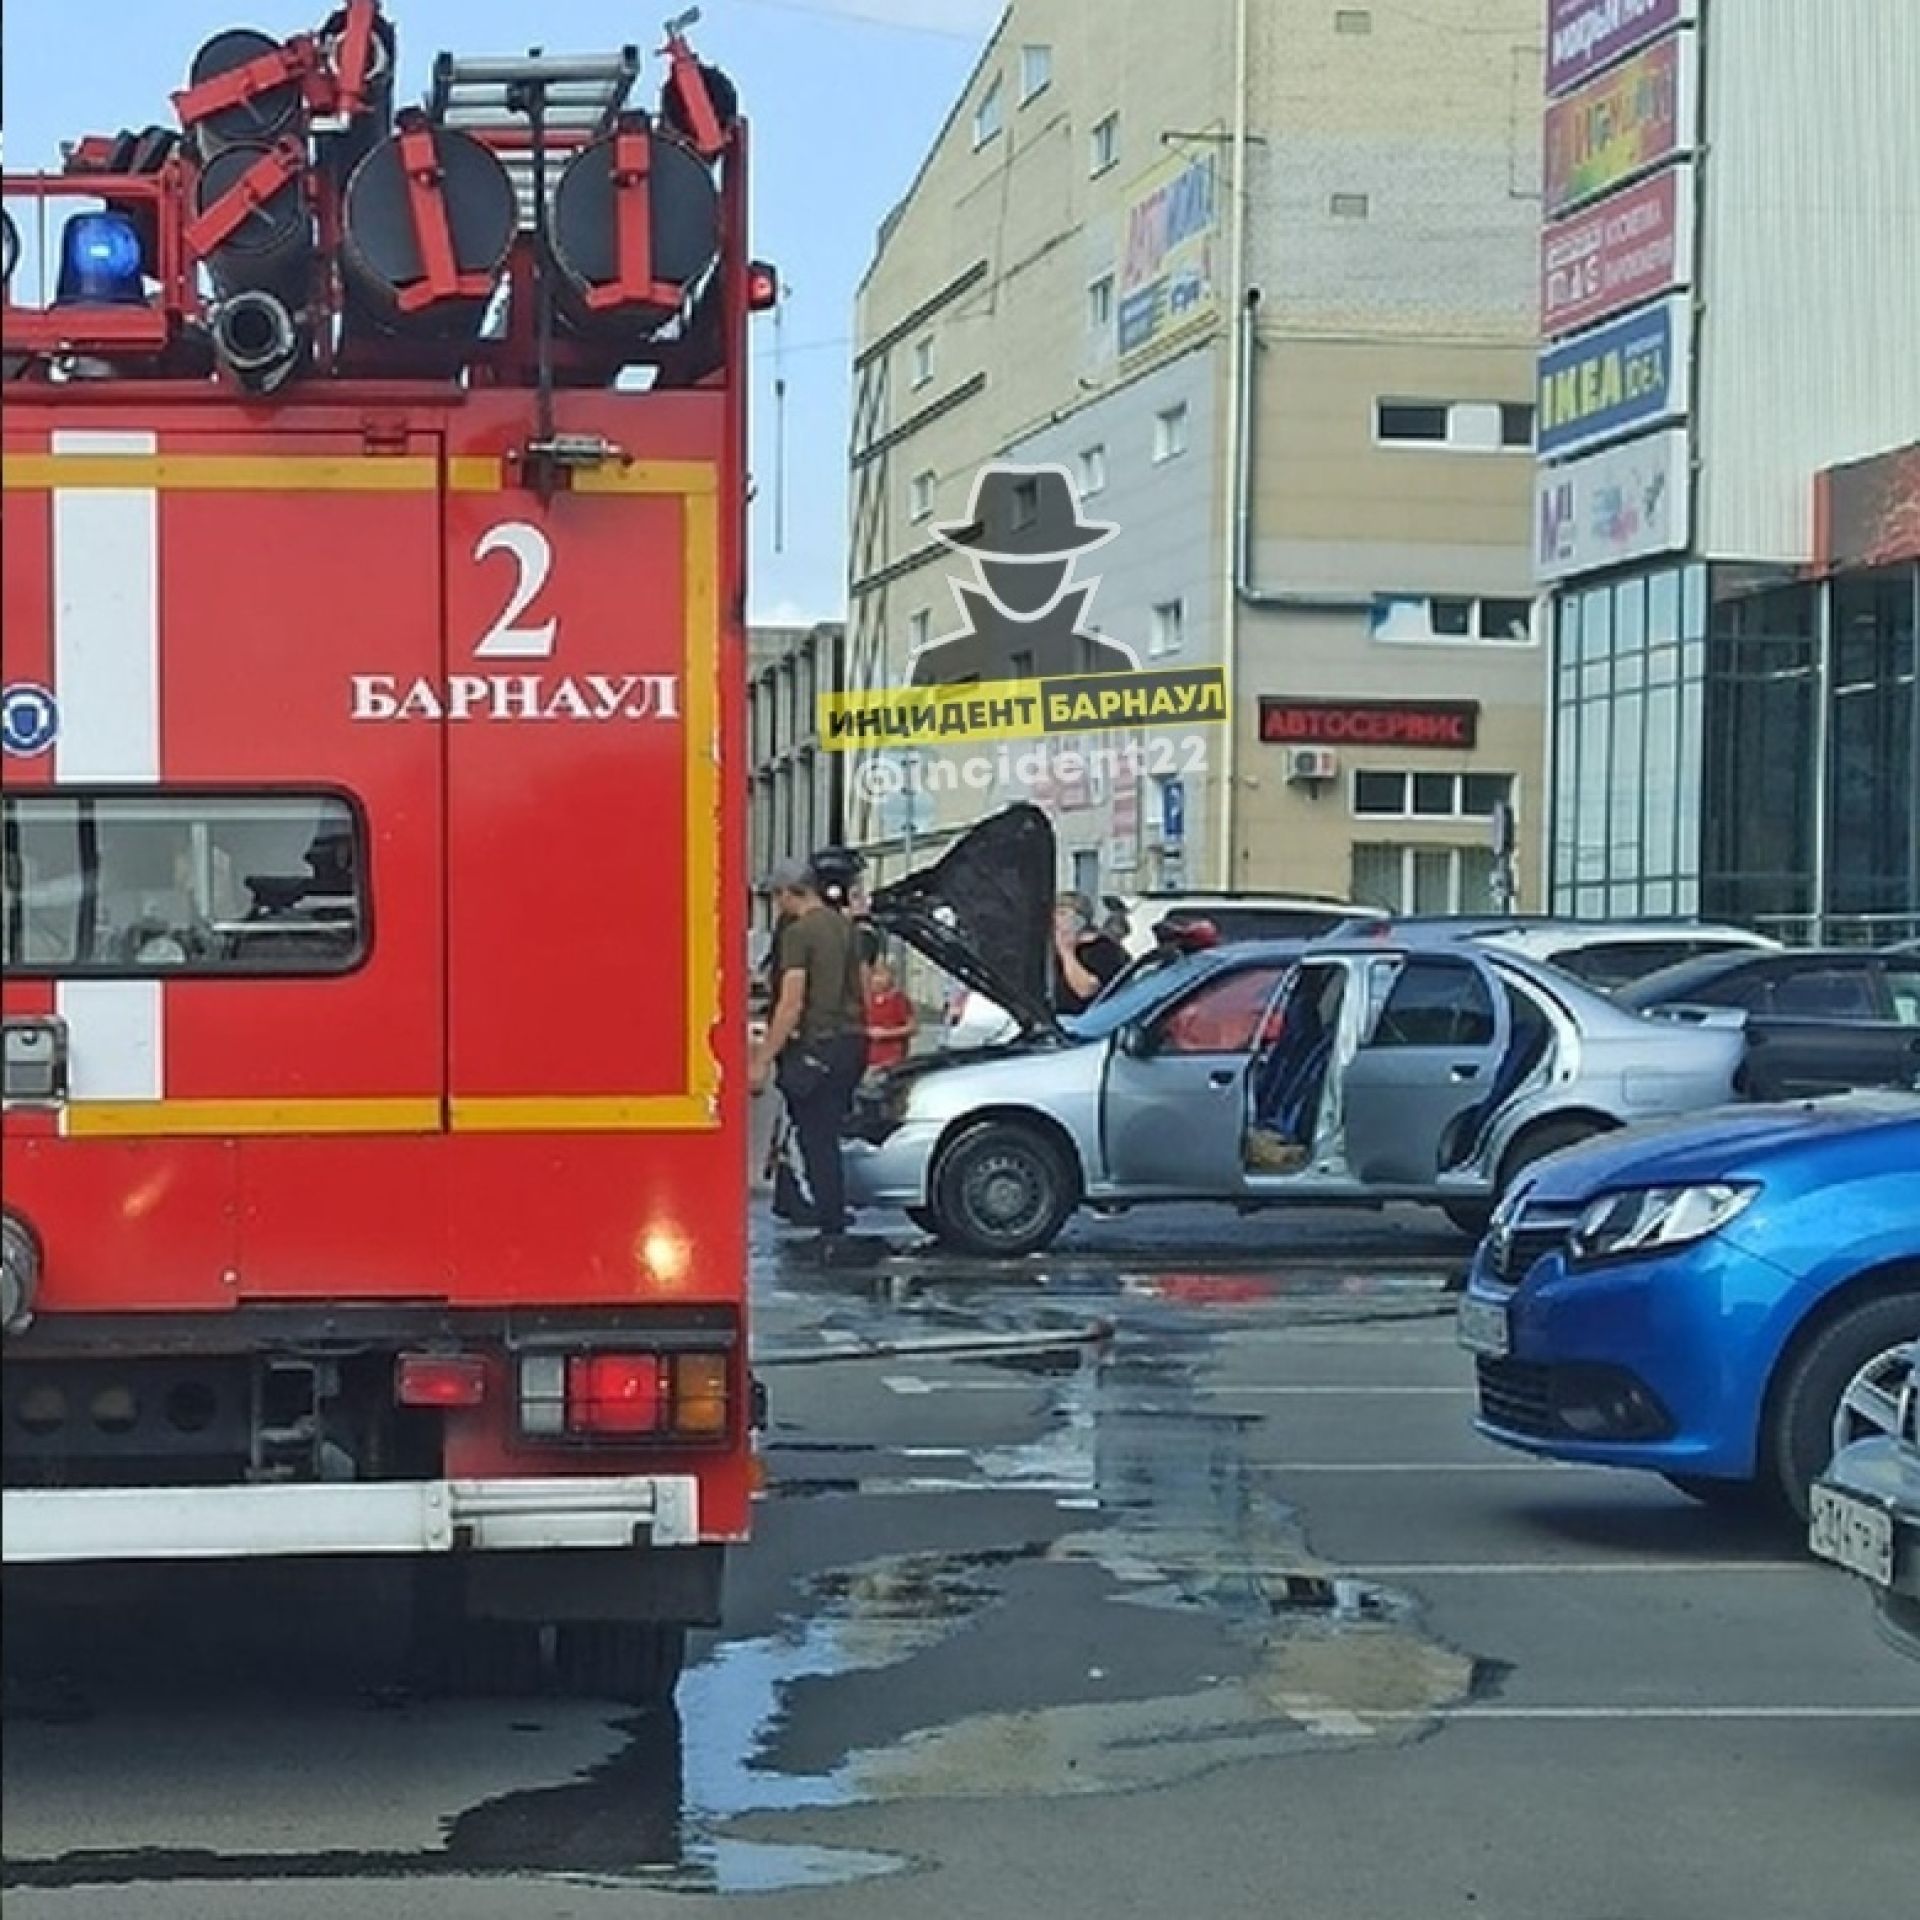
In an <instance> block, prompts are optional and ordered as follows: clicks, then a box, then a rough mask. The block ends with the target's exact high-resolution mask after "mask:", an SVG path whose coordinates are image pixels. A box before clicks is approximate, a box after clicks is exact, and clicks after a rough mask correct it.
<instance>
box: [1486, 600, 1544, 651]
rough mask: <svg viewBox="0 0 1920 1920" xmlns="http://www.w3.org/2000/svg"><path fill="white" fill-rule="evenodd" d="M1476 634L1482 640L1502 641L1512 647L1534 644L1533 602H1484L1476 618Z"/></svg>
mask: <svg viewBox="0 0 1920 1920" xmlns="http://www.w3.org/2000/svg"><path fill="white" fill-rule="evenodd" d="M1473 630H1474V633H1475V636H1476V637H1477V638H1479V639H1481V640H1501V641H1505V642H1506V643H1507V644H1508V645H1510V646H1522V647H1525V646H1531V645H1532V644H1533V602H1532V601H1531V600H1482V601H1480V602H1478V611H1477V613H1476V615H1475V618H1474V629H1473Z"/></svg>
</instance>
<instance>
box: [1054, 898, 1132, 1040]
mask: <svg viewBox="0 0 1920 1920" xmlns="http://www.w3.org/2000/svg"><path fill="white" fill-rule="evenodd" d="M1126 964H1127V950H1126V948H1125V947H1123V946H1122V945H1121V944H1120V943H1119V941H1117V940H1115V939H1113V938H1112V937H1111V936H1110V935H1108V934H1105V933H1103V932H1101V930H1100V929H1099V928H1098V927H1097V926H1095V925H1094V919H1093V902H1092V901H1091V900H1089V899H1088V898H1087V897H1086V895H1085V894H1083V893H1063V894H1062V895H1061V896H1060V898H1059V901H1058V902H1057V903H1056V905H1055V907H1054V913H1053V1005H1054V1011H1055V1012H1057V1013H1083V1012H1085V1011H1086V1009H1087V1008H1088V1007H1090V1006H1091V1005H1092V1004H1093V1003H1094V1001H1095V1000H1097V999H1098V998H1099V997H1100V991H1101V989H1102V988H1103V987H1105V986H1106V984H1107V983H1108V981H1110V980H1111V979H1113V977H1114V976H1115V975H1116V974H1117V973H1119V972H1120V971H1121V970H1122V969H1123V968H1124V967H1125V966H1126Z"/></svg>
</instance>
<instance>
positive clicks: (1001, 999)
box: [868, 803, 1059, 1034]
mask: <svg viewBox="0 0 1920 1920" xmlns="http://www.w3.org/2000/svg"><path fill="white" fill-rule="evenodd" d="M1054 893H1055V883H1054V849H1053V823H1052V822H1051V821H1050V820H1049V819H1048V818H1047V816H1046V815H1045V814H1044V813H1042V812H1041V811H1040V809H1039V808H1038V807H1035V806H1029V805H1027V804H1025V803H1022V804H1020V805H1018V806H1012V807H1008V808H1007V809H1006V810H1005V811H1004V812H1002V813H996V814H994V815H992V816H991V817H990V818H988V819H985V820H982V821H981V822H980V824H979V825H978V826H976V827H973V828H971V829H969V830H968V831H967V832H966V833H964V834H962V835H961V837H960V838H959V839H958V840H956V841H955V842H954V843H953V845H952V846H950V847H949V848H948V849H947V851H946V852H945V853H943V854H942V855H941V856H940V858H939V859H938V860H936V861H935V862H934V864H933V865H932V866H930V867H923V868H921V869H920V870H919V871H918V872H916V873H910V874H908V875H907V876H906V877H905V878H904V879H901V880H895V881H892V882H890V883H889V884H888V885H886V886H884V887H881V888H879V889H877V890H876V891H875V893H874V894H873V896H872V899H871V900H870V901H869V903H868V911H869V914H870V916H871V918H872V920H873V923H874V925H875V926H877V927H882V928H884V929H885V930H886V931H887V932H889V933H896V934H898V935H899V936H900V938H901V939H902V940H904V941H906V942H907V944H908V945H909V946H912V947H916V948H918V949H919V951H920V952H922V953H924V954H925V955H926V956H927V958H928V959H929V960H931V961H932V962H933V963H934V965H935V966H937V967H940V968H943V969H944V970H945V971H946V972H948V973H950V974H952V975H953V977H954V978H955V979H956V980H959V981H962V982H963V983H964V984H965V985H967V986H969V987H973V988H975V989H976V990H977V991H978V992H981V993H984V994H985V995H986V996H987V998H988V999H990V1000H993V1001H996V1002H998V1004H999V1005H1001V1006H1003V1007H1005V1008H1006V1010H1007V1011H1008V1012H1009V1013H1010V1014H1012V1015H1013V1017H1014V1018H1015V1019H1016V1020H1017V1021H1019V1023H1020V1026H1021V1029H1022V1031H1023V1032H1025V1033H1029V1034H1035V1033H1057V1032H1058V1031H1059V1027H1058V1025H1057V1023H1056V1022H1055V1020H1054V1017H1053V1006H1052V996H1051V993H1050V991H1049V987H1050V982H1051V967H1050V964H1049V954H1050V953H1051V950H1052V944H1053V902H1054Z"/></svg>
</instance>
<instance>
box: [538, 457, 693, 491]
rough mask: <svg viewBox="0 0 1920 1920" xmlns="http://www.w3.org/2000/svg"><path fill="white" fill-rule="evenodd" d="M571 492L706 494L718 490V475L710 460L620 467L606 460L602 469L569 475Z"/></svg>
mask: <svg viewBox="0 0 1920 1920" xmlns="http://www.w3.org/2000/svg"><path fill="white" fill-rule="evenodd" d="M573 490H574V492H575V493H678V494H685V495H689V496H694V495H702V496H704V495H710V494H715V493H718V492H719V490H720V476H719V473H718V471H717V469H716V468H715V467H714V465H713V463H712V462H711V461H710V460H635V461H632V462H629V463H628V464H626V465H622V464H621V463H620V462H619V461H617V460H610V461H608V462H607V464H606V465H605V466H603V467H580V468H578V469H577V470H576V471H575V473H574V476H573Z"/></svg>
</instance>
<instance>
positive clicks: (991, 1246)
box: [931, 1120, 1077, 1260]
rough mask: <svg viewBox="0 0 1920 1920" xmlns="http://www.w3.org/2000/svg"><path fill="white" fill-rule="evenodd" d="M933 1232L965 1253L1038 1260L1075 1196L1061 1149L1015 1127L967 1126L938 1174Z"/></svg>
mask: <svg viewBox="0 0 1920 1920" xmlns="http://www.w3.org/2000/svg"><path fill="white" fill-rule="evenodd" d="M932 1188H933V1205H932V1208H931V1212H932V1214H933V1227H934V1232H935V1233H937V1234H938V1235H939V1236H940V1238H941V1239H942V1240H944V1241H946V1242H947V1244H948V1245H949V1246H953V1247H957V1248H959V1249H960V1250H961V1251H962V1252H964V1253H976V1254H984V1255H986V1256H988V1257H989V1258H992V1259H1003V1260H1006V1259H1014V1258H1017V1257H1018V1256H1019V1255H1021V1254H1026V1253H1038V1252H1039V1251H1040V1249H1041V1248H1042V1247H1044V1246H1047V1245H1048V1244H1049V1243H1050V1242H1051V1241H1052V1240H1053V1237H1054V1236H1055V1235H1056V1234H1057V1233H1058V1232H1059V1231H1060V1229H1061V1227H1062V1226H1064V1225H1065V1224H1066V1220H1067V1216H1068V1215H1069V1214H1071V1213H1072V1212H1073V1209H1074V1205H1075V1201H1076V1197H1077V1196H1076V1195H1075V1193H1074V1188H1073V1181H1072V1177H1071V1175H1070V1174H1069V1173H1068V1170H1067V1166H1066V1162H1065V1159H1064V1157H1063V1156H1062V1154H1061V1153H1060V1151H1059V1149H1058V1148H1057V1147H1055V1146H1054V1144H1053V1142H1052V1141H1050V1140H1049V1139H1048V1138H1047V1137H1046V1136H1045V1135H1044V1134H1043V1133H1041V1132H1040V1131H1039V1130H1038V1129H1037V1128H1035V1127H1031V1126H1023V1125H1021V1124H1020V1122H1018V1121H1013V1120H986V1121H982V1122H981V1123H980V1124H979V1125H977V1126H973V1127H969V1128H968V1129H967V1130H966V1131H965V1132H964V1133H962V1134H961V1135H960V1137H959V1138H958V1139H957V1140H955V1141H954V1142H953V1144H952V1145H951V1146H949V1147H948V1148H947V1149H946V1151H945V1152H944V1153H942V1154H941V1156H940V1159H939V1163H938V1164H937V1165H936V1166H935V1168H934V1170H933V1181H932Z"/></svg>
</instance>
